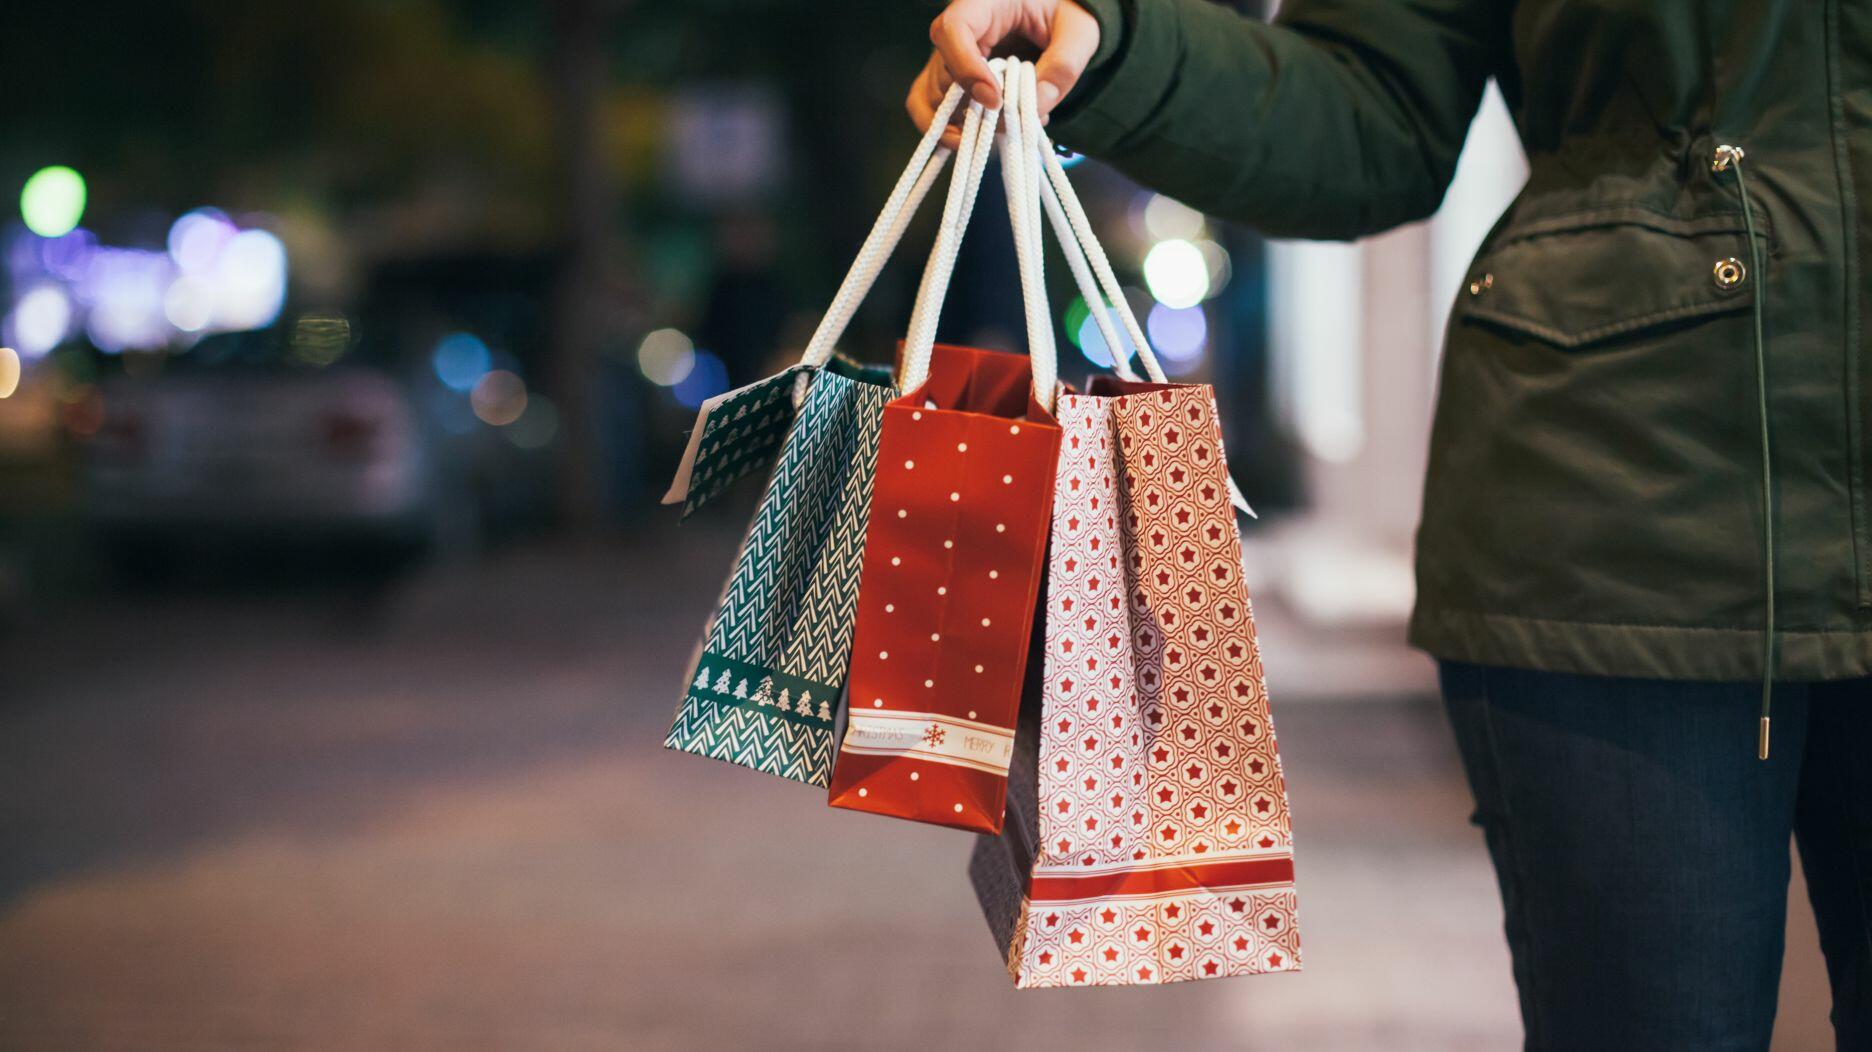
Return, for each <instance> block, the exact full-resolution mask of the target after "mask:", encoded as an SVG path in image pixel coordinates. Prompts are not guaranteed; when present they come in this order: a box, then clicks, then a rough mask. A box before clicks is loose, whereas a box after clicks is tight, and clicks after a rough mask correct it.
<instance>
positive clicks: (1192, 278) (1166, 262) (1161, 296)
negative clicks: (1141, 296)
mask: <svg viewBox="0 0 1872 1052" xmlns="http://www.w3.org/2000/svg"><path fill="white" fill-rule="evenodd" d="M1144 284H1145V285H1147V286H1149V287H1150V293H1151V295H1152V296H1153V297H1155V298H1156V299H1157V302H1159V303H1162V304H1165V305H1167V306H1169V307H1172V308H1181V307H1194V306H1195V305H1197V304H1198V303H1201V302H1202V301H1203V300H1204V298H1206V297H1207V296H1208V295H1209V264H1208V262H1207V261H1205V260H1204V259H1203V254H1202V250H1201V249H1199V248H1197V247H1196V246H1195V245H1193V244H1191V243H1190V242H1188V241H1185V240H1183V239H1181V238H1171V239H1169V240H1166V241H1159V242H1157V243H1156V244H1155V245H1152V246H1151V250H1150V252H1149V253H1147V254H1146V255H1145V256H1144Z"/></svg>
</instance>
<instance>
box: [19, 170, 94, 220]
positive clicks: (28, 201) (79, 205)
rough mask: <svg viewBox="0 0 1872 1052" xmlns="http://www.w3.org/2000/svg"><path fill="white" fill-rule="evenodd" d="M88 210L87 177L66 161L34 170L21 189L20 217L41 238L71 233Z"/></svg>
mask: <svg viewBox="0 0 1872 1052" xmlns="http://www.w3.org/2000/svg"><path fill="white" fill-rule="evenodd" d="M84 210H85V181H84V176H81V175H79V174H78V173H77V172H76V171H73V170H72V169H70V168H67V167H65V166H64V165H62V164H55V165H53V166H51V167H49V168H41V169H39V170H38V171H36V172H34V173H33V174H32V178H30V179H28V180H26V185H25V186H24V187H23V188H21V190H20V218H22V219H24V220H25V221H26V229H28V230H31V231H32V232H33V233H35V234H38V235H39V236H40V237H64V236H65V235H66V234H69V233H71V232H72V230H73V228H75V227H76V226H77V225H78V221H79V220H80V219H83V218H84Z"/></svg>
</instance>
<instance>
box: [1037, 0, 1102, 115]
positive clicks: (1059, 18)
mask: <svg viewBox="0 0 1872 1052" xmlns="http://www.w3.org/2000/svg"><path fill="white" fill-rule="evenodd" d="M1098 43H1099V24H1098V19H1096V18H1093V17H1092V14H1091V12H1089V11H1087V10H1086V9H1085V8H1083V7H1080V6H1079V5H1078V4H1075V3H1073V2H1072V0H1061V3H1060V5H1059V8H1058V10H1057V11H1055V12H1054V15H1053V32H1052V34H1051V39H1049V40H1048V41H1047V47H1046V50H1045V51H1043V52H1041V53H1040V59H1039V61H1038V62H1035V63H1034V77H1035V78H1036V79H1037V80H1038V81H1039V87H1038V91H1037V93H1036V98H1035V100H1034V101H1035V102H1036V103H1037V104H1038V106H1039V110H1040V115H1041V116H1043V117H1044V116H1046V115H1047V114H1048V113H1050V112H1052V110H1053V107H1054V106H1057V105H1058V104H1059V101H1060V100H1061V99H1063V98H1065V97H1066V93H1067V92H1069V91H1071V90H1072V89H1073V85H1075V84H1077V83H1079V77H1080V76H1081V75H1082V74H1084V73H1085V68H1086V64H1087V63H1089V62H1091V61H1092V53H1093V52H1095V51H1097V50H1098Z"/></svg>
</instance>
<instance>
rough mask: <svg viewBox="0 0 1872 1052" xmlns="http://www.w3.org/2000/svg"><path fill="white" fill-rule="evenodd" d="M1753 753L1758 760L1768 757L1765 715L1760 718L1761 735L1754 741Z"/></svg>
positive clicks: (1766, 719)
mask: <svg viewBox="0 0 1872 1052" xmlns="http://www.w3.org/2000/svg"><path fill="white" fill-rule="evenodd" d="M1755 755H1756V758H1757V759H1760V760H1766V759H1767V758H1768V717H1766V716H1763V717H1762V718H1761V735H1760V737H1759V738H1758V740H1757V743H1756V752H1755Z"/></svg>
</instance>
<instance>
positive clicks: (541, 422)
mask: <svg viewBox="0 0 1872 1052" xmlns="http://www.w3.org/2000/svg"><path fill="white" fill-rule="evenodd" d="M501 434H503V435H506V436H507V441H509V442H512V443H513V444H514V445H515V446H518V447H519V448H521V449H544V448H546V447H547V446H549V445H551V444H552V440H553V439H554V438H556V437H558V435H559V407H557V406H555V405H553V404H552V400H551V399H549V398H547V397H546V396H545V395H540V394H535V395H532V396H530V397H528V398H527V400H526V409H525V410H523V411H522V412H521V414H520V419H518V420H515V421H514V422H513V423H512V424H511V425H509V426H507V427H505V428H503V429H502V430H501Z"/></svg>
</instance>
